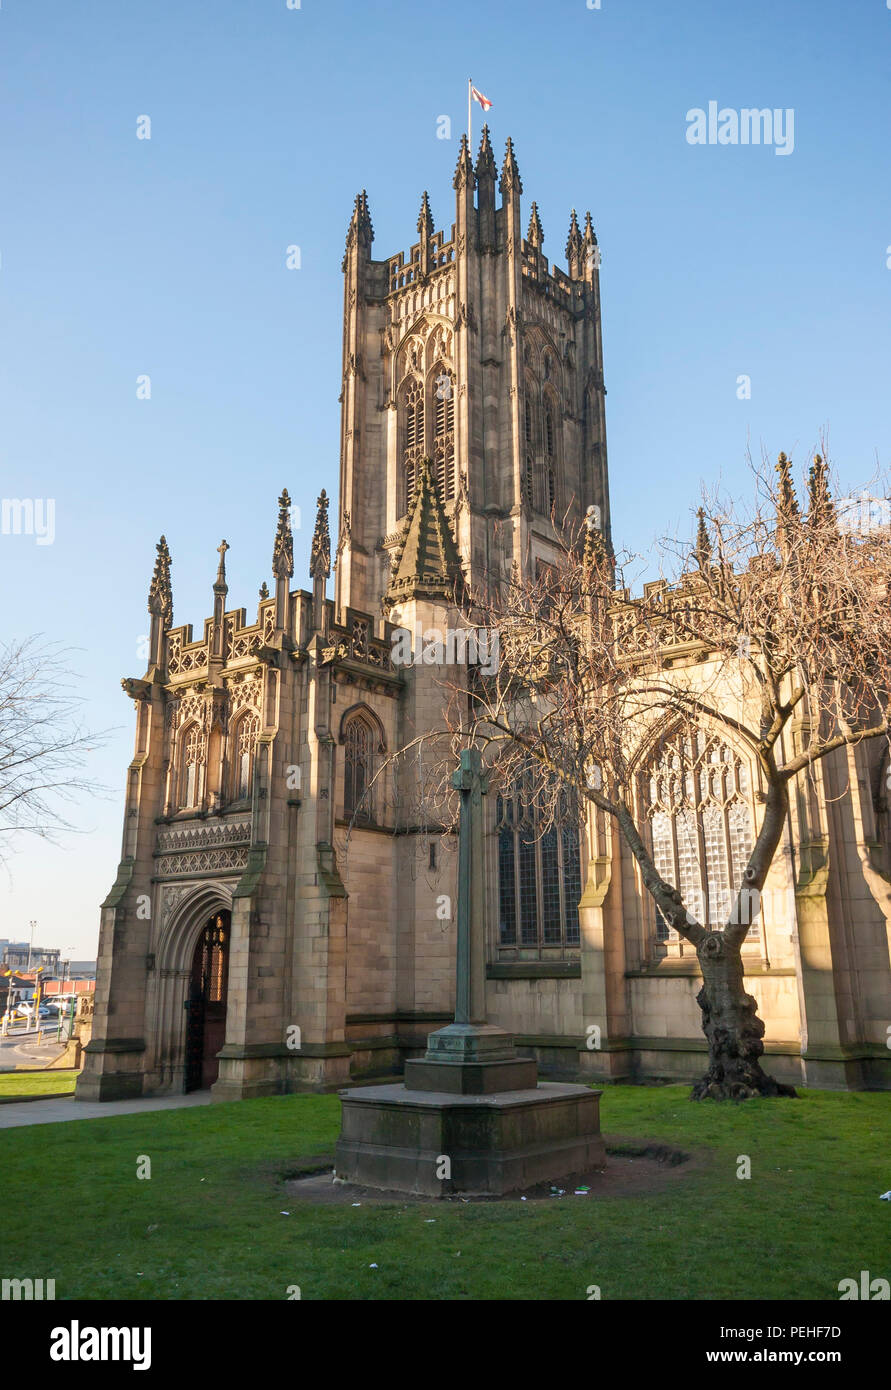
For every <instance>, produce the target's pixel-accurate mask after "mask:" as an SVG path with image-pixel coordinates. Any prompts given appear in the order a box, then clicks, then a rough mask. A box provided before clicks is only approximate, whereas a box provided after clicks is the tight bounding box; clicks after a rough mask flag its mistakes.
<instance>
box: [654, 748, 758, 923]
mask: <svg viewBox="0 0 891 1390" xmlns="http://www.w3.org/2000/svg"><path fill="white" fill-rule="evenodd" d="M641 792H642V798H643V803H644V806H645V811H646V815H647V819H648V821H649V826H650V839H651V845H652V852H653V860H654V862H655V865H656V868H657V869H658V871H659V873H660V874H661V876H662V878H664V879H665V880H666V882H667V883H670V884H672V885H673V886H674V887H675V888H677V889H678V890H679V892H680V893H681V896H682V897H683V900H684V902H685V904H686V905H687V907H688V909H689V910H690V911H691V912H693V913H694V914H695V915H696V917H697V918H698V920H699V921H700V922H701V923H702V924H703V925H704V926H708V927H710V928H712V929H716V928H718V927H722V926H723V925H724V923H725V922H726V921H727V918H728V915H729V913H730V912H731V910H732V908H733V905H734V903H735V901H736V894H737V892H738V891H739V888H740V886H741V885H742V882H743V874H744V872H745V868H746V865H747V863H748V860H749V856H750V854H751V852H752V848H753V845H754V834H753V822H752V812H751V807H750V804H749V796H750V782H749V772H748V768H747V766H746V764H745V762H743V760H742V759H741V758H740V757H738V756H737V754H735V753H734V752H733V750H732V749H731V748H729V747H728V746H727V745H726V744H725V743H723V742H722V741H721V739H720V738H717V737H708V736H707V735H706V734H705V733H703V732H702V731H701V730H700V731H699V732H698V733H696V734H693V735H686V734H682V733H677V734H675V735H674V736H672V737H670V738H668V739H666V740H664V741H662V742H661V743H660V744H659V746H658V748H657V750H656V753H655V755H654V757H653V758H652V760H651V762H650V766H649V768H648V769H647V771H646V773H645V774H644V775H643V777H642V779H641ZM756 927H757V923H756V924H755V926H753V935H754V934H756V930H755V929H756ZM656 936H657V938H658V939H659V940H661V941H667V940H674V939H676V933H675V932H674V931H673V930H671V931H670V930H669V928H668V925H667V923H666V922H665V919H664V918H663V917H662V914H661V913H660V912H659V911H658V910H656Z"/></svg>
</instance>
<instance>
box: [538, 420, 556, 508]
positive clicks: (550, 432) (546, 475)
mask: <svg viewBox="0 0 891 1390" xmlns="http://www.w3.org/2000/svg"><path fill="white" fill-rule="evenodd" d="M541 493H542V496H541V502H542V510H544V511H546V512H547V514H548V515H549V516H550V514H551V512H552V511H553V509H554V507H555V506H556V503H557V412H556V410H555V408H554V402H553V400H552V399H551V397H550V396H546V397H545V402H544V468H543V470H542V480H541Z"/></svg>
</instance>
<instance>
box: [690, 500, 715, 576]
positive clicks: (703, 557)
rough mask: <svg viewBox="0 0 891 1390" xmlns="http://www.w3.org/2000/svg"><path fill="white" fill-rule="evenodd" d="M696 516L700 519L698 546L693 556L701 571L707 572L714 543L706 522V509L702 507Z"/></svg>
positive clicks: (697, 530) (697, 532) (697, 533)
mask: <svg viewBox="0 0 891 1390" xmlns="http://www.w3.org/2000/svg"><path fill="white" fill-rule="evenodd" d="M696 515H697V517H698V518H699V522H698V525H697V527H696V545H695V546H694V549H693V554H694V555H695V557H696V563H697V565H698V566H699V568H700V569H701V570H707V569H708V567H709V565H710V564H711V559H712V542H711V537H710V536H709V533H708V526H707V525H706V521H705V508H704V507H700V508H699V509H698V511H697V513H696Z"/></svg>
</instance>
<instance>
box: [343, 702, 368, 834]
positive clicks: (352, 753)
mask: <svg viewBox="0 0 891 1390" xmlns="http://www.w3.org/2000/svg"><path fill="white" fill-rule="evenodd" d="M343 741H344V761H343V767H344V771H343V810H344V817H345V818H346V819H355V820H357V821H366V822H373V821H374V788H373V786H372V782H373V778H374V743H375V730H374V729H373V728H372V727H371V724H370V723H369V721H368V720H367V719H363V717H362V716H361V715H355V716H354V717H353V718H351V719H350V720H348V722H347V724H346V726H345V728H344V732H343Z"/></svg>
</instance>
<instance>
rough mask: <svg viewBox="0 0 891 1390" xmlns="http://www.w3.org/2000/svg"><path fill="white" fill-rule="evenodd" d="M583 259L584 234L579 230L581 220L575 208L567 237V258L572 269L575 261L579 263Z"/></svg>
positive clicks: (570, 218) (570, 219) (571, 215)
mask: <svg viewBox="0 0 891 1390" xmlns="http://www.w3.org/2000/svg"><path fill="white" fill-rule="evenodd" d="M581 259H582V234H581V232H580V231H579V220H578V218H577V217H576V214H575V208H573V209H572V212H571V214H570V217H569V236H568V237H567V238H566V260H567V262H568V263H569V268H570V270H571V269H572V266H573V262H575V264H576V265H579V264H580V263H581Z"/></svg>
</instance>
